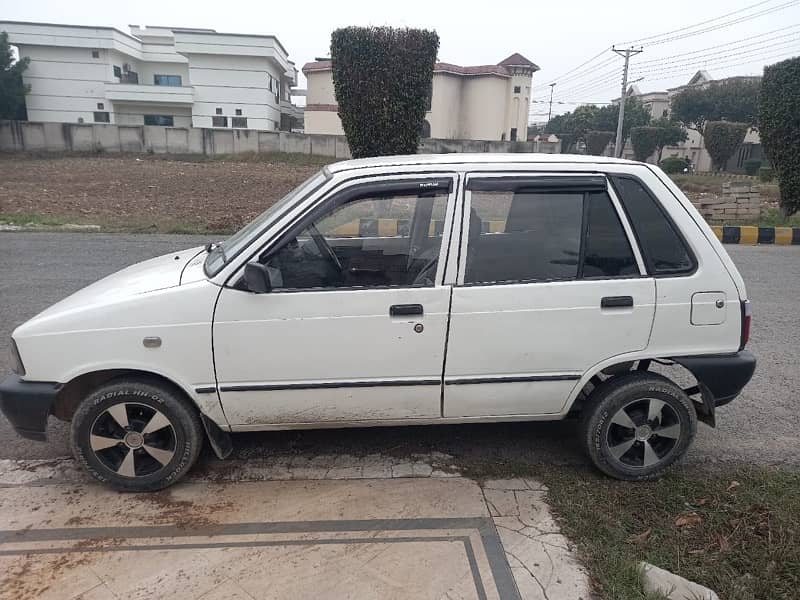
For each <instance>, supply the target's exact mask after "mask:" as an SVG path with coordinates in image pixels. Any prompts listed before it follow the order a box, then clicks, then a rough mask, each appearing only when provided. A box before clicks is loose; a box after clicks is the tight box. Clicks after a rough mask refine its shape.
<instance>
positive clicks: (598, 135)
mask: <svg viewBox="0 0 800 600" xmlns="http://www.w3.org/2000/svg"><path fill="white" fill-rule="evenodd" d="M614 135H615V133H614V132H613V131H587V132H586V151H587V152H588V153H589V154H592V155H593V156H603V152H605V150H606V146H608V143H609V142H610V141H611V140H612V139H614Z"/></svg>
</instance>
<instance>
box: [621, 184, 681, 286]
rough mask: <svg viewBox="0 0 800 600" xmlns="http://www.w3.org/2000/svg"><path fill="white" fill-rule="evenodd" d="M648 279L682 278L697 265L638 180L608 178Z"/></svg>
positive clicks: (660, 209)
mask: <svg viewBox="0 0 800 600" xmlns="http://www.w3.org/2000/svg"><path fill="white" fill-rule="evenodd" d="M610 179H611V182H612V184H613V185H614V189H615V190H616V192H617V196H619V199H620V202H621V203H622V206H623V208H624V209H625V212H626V213H627V215H628V220H629V221H630V223H631V226H632V227H633V230H634V233H635V235H636V239H637V240H638V242H639V247H640V248H641V251H642V255H643V257H644V260H645V263H646V265H647V270H648V272H649V273H650V274H651V275H661V276H667V275H684V274H688V273H691V272H693V271H694V269H695V266H696V261H695V258H694V256H693V255H692V253H691V251H690V250H689V248H688V247H687V246H686V243H685V242H684V240H683V238H682V237H681V235H680V233H679V232H678V229H677V227H676V226H675V225H674V224H673V223H672V221H671V219H670V218H669V217H668V216H667V214H666V211H665V210H664V208H663V207H662V206H661V205H660V204H659V202H658V200H657V199H656V198H655V196H654V195H653V194H652V193H651V192H650V191H649V190H648V189H647V188H646V187H645V186H644V184H642V183H641V182H640V181H638V180H637V179H634V178H631V177H623V176H611V177H610Z"/></svg>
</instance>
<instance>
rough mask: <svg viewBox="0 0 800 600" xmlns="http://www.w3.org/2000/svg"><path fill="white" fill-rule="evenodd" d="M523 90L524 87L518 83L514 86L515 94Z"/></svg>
mask: <svg viewBox="0 0 800 600" xmlns="http://www.w3.org/2000/svg"><path fill="white" fill-rule="evenodd" d="M521 91H522V88H520V87H519V86H518V85H515V86H514V93H515V94H519V93H520V92H521Z"/></svg>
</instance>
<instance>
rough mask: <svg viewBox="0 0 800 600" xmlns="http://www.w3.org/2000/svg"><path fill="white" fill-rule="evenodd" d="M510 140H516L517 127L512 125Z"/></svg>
mask: <svg viewBox="0 0 800 600" xmlns="http://www.w3.org/2000/svg"><path fill="white" fill-rule="evenodd" d="M511 141H512V142H516V141H517V128H516V127H512V128H511Z"/></svg>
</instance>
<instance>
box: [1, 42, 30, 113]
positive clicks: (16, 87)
mask: <svg viewBox="0 0 800 600" xmlns="http://www.w3.org/2000/svg"><path fill="white" fill-rule="evenodd" d="M29 62H30V59H28V58H27V57H25V58H21V59H19V60H17V61H15V60H14V53H13V52H12V51H11V45H10V44H9V43H8V34H7V33H6V32H5V31H0V119H17V120H20V121H24V120H26V119H27V113H26V110H25V94H27V93H28V92H29V91H30V86H27V85H25V84H24V83H23V82H22V73H23V71H25V69H27V68H28V63H29Z"/></svg>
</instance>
